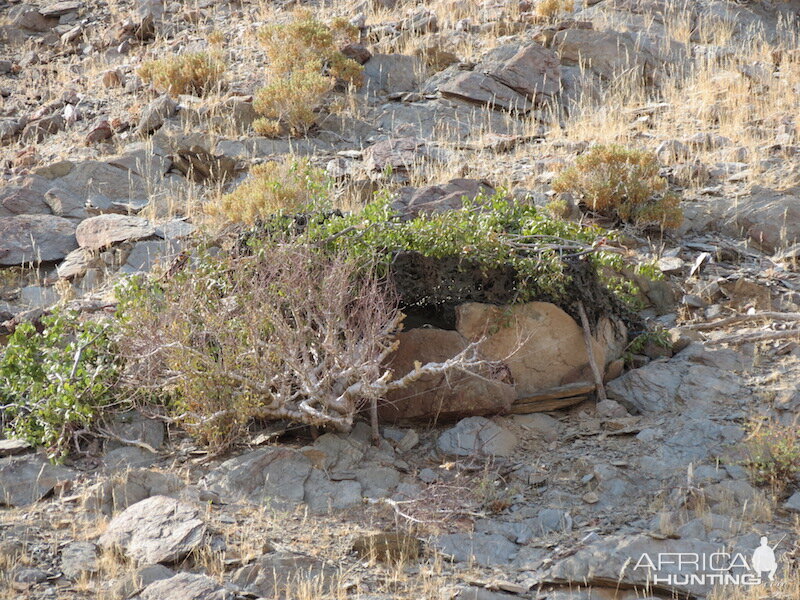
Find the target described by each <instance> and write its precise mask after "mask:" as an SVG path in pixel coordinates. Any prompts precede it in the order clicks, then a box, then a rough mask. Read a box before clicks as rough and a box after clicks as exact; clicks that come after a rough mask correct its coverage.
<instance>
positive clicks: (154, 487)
mask: <svg viewBox="0 0 800 600" xmlns="http://www.w3.org/2000/svg"><path fill="white" fill-rule="evenodd" d="M183 487H184V483H183V481H181V480H180V479H179V478H178V477H176V476H175V475H173V474H171V473H161V472H159V471H152V470H150V469H132V470H126V471H123V472H121V473H119V474H118V475H115V476H114V477H112V478H111V479H110V480H108V481H103V482H101V483H98V484H95V485H94V486H92V487H91V488H90V489H89V490H88V492H87V493H86V495H85V498H84V503H83V506H84V508H85V509H86V510H89V511H98V512H102V513H103V514H105V515H112V514H114V513H116V512H118V511H121V510H124V509H126V508H128V507H129V506H132V505H134V504H136V503H137V502H140V501H142V500H144V499H146V498H150V497H152V496H172V495H174V494H176V493H177V492H179V491H180V490H182V489H183Z"/></svg>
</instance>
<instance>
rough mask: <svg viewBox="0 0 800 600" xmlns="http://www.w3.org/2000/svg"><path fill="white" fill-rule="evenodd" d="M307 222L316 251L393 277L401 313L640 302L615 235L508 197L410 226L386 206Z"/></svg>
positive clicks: (286, 222) (290, 225)
mask: <svg viewBox="0 0 800 600" xmlns="http://www.w3.org/2000/svg"><path fill="white" fill-rule="evenodd" d="M307 220H308V221H309V225H308V229H307V231H306V236H307V239H308V240H309V241H310V242H312V243H315V244H320V245H323V246H325V247H327V248H328V249H329V250H330V251H332V252H344V253H347V254H349V255H351V256H354V257H356V258H358V259H359V260H364V261H374V262H376V263H377V264H378V265H379V266H380V267H381V269H382V271H381V272H382V273H384V274H387V275H391V276H392V277H393V278H394V279H395V283H396V285H397V286H398V293H400V295H401V298H402V303H403V305H404V306H423V305H425V306H431V305H455V304H459V303H461V302H467V301H477V302H490V303H504V304H511V303H514V302H527V301H532V300H543V301H549V302H554V303H556V304H558V305H559V306H562V307H563V308H565V310H567V311H568V312H569V311H571V310H573V309H574V303H575V301H576V300H578V299H583V300H584V304H585V305H586V308H587V310H588V311H590V312H594V313H595V314H597V315H599V314H601V313H602V312H603V311H604V310H606V311H608V312H612V313H619V312H620V311H621V310H624V309H623V308H621V307H620V306H619V305H618V301H619V300H623V301H624V302H625V303H628V304H635V303H636V302H637V294H638V288H637V287H636V286H635V284H633V283H632V282H631V281H629V280H628V279H627V278H625V277H623V276H622V275H621V272H622V269H623V267H624V266H625V263H624V260H623V258H622V257H621V256H620V255H619V254H618V253H615V252H613V251H611V250H613V249H612V248H610V247H609V246H606V245H604V244H605V242H607V241H608V240H610V239H613V234H610V233H609V232H607V231H605V230H603V229H600V228H599V227H593V226H585V225H581V224H578V223H573V222H569V221H563V220H559V219H553V218H551V217H548V216H546V215H545V214H543V213H540V212H539V211H538V210H537V209H536V207H535V206H532V205H529V204H521V203H517V202H515V201H513V200H510V199H508V198H507V197H506V196H505V195H504V194H503V193H498V194H497V195H495V196H493V197H491V198H478V199H476V200H475V201H474V202H466V203H465V204H464V207H463V208H461V209H460V210H452V211H448V212H445V213H438V214H437V213H433V214H426V213H422V214H420V215H419V216H417V217H415V218H413V219H407V218H403V217H401V216H400V215H398V214H396V213H395V212H394V211H393V210H392V208H391V203H390V201H389V199H388V198H382V199H379V200H376V201H374V202H372V203H370V204H368V205H366V207H364V209H363V210H362V211H361V212H359V213H357V214H350V215H344V216H337V215H327V216H325V217H324V218H319V219H307ZM295 225H296V224H295V223H294V220H293V219H292V217H290V216H286V215H284V216H282V217H277V218H275V219H272V220H271V221H267V222H266V223H264V224H263V225H261V226H260V227H261V229H262V230H263V231H262V232H261V233H259V232H258V231H255V232H254V234H253V235H254V237H256V238H257V237H258V236H259V235H267V236H269V235H274V234H275V233H276V232H281V231H293V230H295ZM264 232H266V233H264ZM408 257H411V258H410V259H409V260H408V261H405V259H406V258H408ZM414 257H417V258H418V259H419V260H417V259H415V258H414ZM404 261H405V264H404V265H403V267H401V266H400V265H401V263H402V262H404ZM406 267H407V268H409V269H416V270H415V271H414V272H412V273H409V274H408V277H407V278H406V279H407V280H408V281H406V279H403V276H404V275H405V274H404V273H403V272H401V271H402V270H403V269H405V268H406ZM634 270H636V271H637V272H638V271H639V270H640V269H639V267H638V266H637V267H635V269H634ZM460 273H461V274H463V273H469V274H470V275H469V276H468V277H462V275H461V274H460ZM501 281H502V282H503V283H502V285H501V283H500V282H501ZM420 283H422V285H418V284H420ZM406 284H408V285H406ZM413 286H416V288H415V289H411V288H412V287H413Z"/></svg>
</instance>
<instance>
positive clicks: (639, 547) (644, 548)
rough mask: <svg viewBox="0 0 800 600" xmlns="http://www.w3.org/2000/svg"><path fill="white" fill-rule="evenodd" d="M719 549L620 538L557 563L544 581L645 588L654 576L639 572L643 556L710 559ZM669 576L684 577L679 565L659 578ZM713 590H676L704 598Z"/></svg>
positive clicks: (691, 587) (699, 587)
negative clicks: (678, 554)
mask: <svg viewBox="0 0 800 600" xmlns="http://www.w3.org/2000/svg"><path fill="white" fill-rule="evenodd" d="M719 550H720V546H719V545H717V544H712V543H709V542H704V541H702V540H697V539H691V538H684V539H680V540H674V539H666V540H658V539H653V538H651V537H649V536H646V535H621V536H609V537H606V538H601V539H600V540H599V541H597V542H595V543H592V544H590V545H589V546H587V547H585V548H582V549H580V550H578V552H576V553H575V554H573V555H572V556H569V557H567V558H565V559H563V560H560V561H558V562H556V563H555V565H554V566H553V567H552V568H550V569H549V570H548V572H547V573H546V574H545V577H546V578H547V580H548V581H552V582H554V583H564V584H570V583H578V582H580V584H581V585H582V586H586V587H602V586H603V585H608V586H611V587H613V586H615V585H617V586H619V585H620V584H622V585H625V586H628V585H638V586H643V587H644V586H646V585H647V584H648V583H649V582H651V578H652V574H651V573H650V572H649V570H648V569H646V568H641V567H640V568H639V569H636V568H634V566H635V565H636V564H637V563H638V562H639V560H640V558H641V557H642V555H643V554H647V555H649V556H650V557H657V556H658V555H659V553H662V554H664V553H674V552H684V553H696V554H699V555H703V554H705V555H706V556H708V555H710V554H711V553H712V552H718V551H719ZM667 574H672V575H681V576H682V577H685V576H686V575H687V573H686V572H685V571H680V570H679V569H678V566H677V565H664V569H663V570H662V571H659V576H660V577H665V576H666V575H667ZM710 590H711V586H710V585H699V584H697V583H694V582H693V581H692V580H691V579H690V580H689V582H688V584H686V585H676V586H674V591H675V592H677V593H688V594H692V595H698V596H701V597H702V596H705V595H707V594H708V593H709V592H710Z"/></svg>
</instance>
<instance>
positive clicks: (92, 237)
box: [75, 215, 155, 250]
mask: <svg viewBox="0 0 800 600" xmlns="http://www.w3.org/2000/svg"><path fill="white" fill-rule="evenodd" d="M152 235H155V229H154V228H153V227H152V226H151V225H150V224H149V223H148V222H147V220H146V219H142V218H140V217H128V216H125V215H99V216H97V217H92V218H90V219H86V220H85V221H81V223H80V224H79V225H78V227H77V229H76V230H75V237H76V238H77V240H78V244H79V245H80V247H81V248H88V249H89V250H102V249H105V248H108V247H109V246H111V245H113V244H116V243H119V242H130V241H135V240H140V239H143V238H148V237H150V236H152Z"/></svg>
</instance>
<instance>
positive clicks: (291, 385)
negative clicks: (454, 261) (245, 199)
mask: <svg viewBox="0 0 800 600" xmlns="http://www.w3.org/2000/svg"><path fill="white" fill-rule="evenodd" d="M126 313H127V318H126V322H125V326H124V327H125V328H124V335H122V336H121V341H120V344H121V347H122V352H123V354H124V355H125V356H126V357H127V358H128V361H129V364H128V369H127V370H126V374H127V376H128V377H129V378H130V379H129V381H130V383H131V384H132V385H134V386H138V387H143V388H151V389H154V388H158V389H161V390H163V392H164V393H172V394H174V396H175V398H176V400H175V402H174V409H175V410H176V411H177V414H178V415H181V421H182V422H183V423H184V424H185V425H186V427H187V429H188V430H189V431H190V432H192V433H193V434H195V435H196V436H197V437H198V438H199V439H200V440H201V441H203V442H205V443H208V444H210V445H211V446H213V447H215V448H224V447H226V446H228V445H230V444H232V443H234V442H235V441H237V439H239V438H240V436H241V433H242V432H243V430H244V429H245V428H246V426H247V424H248V423H249V421H251V420H252V419H289V420H292V421H295V422H299V423H307V424H313V425H328V426H332V427H335V428H337V429H340V430H345V431H346V430H348V429H349V428H350V427H351V426H352V422H353V417H354V416H355V413H356V411H357V410H358V409H359V408H360V405H361V403H362V402H364V401H365V400H368V399H369V398H370V395H369V392H368V391H367V390H369V389H372V388H371V387H370V384H371V383H374V382H381V381H383V380H382V379H381V376H382V375H383V373H384V369H382V367H381V365H382V361H383V357H384V356H385V355H386V354H387V353H388V352H389V351H390V347H392V346H391V345H392V340H393V334H394V333H395V330H396V327H397V324H398V322H399V315H398V312H397V308H396V304H395V302H394V300H393V297H392V295H391V294H390V293H387V291H386V289H385V287H384V285H383V283H382V282H381V281H380V280H379V279H378V278H377V277H376V276H375V274H374V271H372V270H371V269H369V268H364V266H363V265H360V264H358V263H356V262H355V261H352V260H349V259H347V258H345V257H343V256H330V255H326V254H324V253H322V252H319V251H315V250H314V249H313V248H311V247H308V246H303V245H302V244H281V245H276V246H271V247H269V248H266V249H264V251H263V253H256V254H254V255H250V256H245V257H227V256H224V255H222V256H218V257H206V258H204V259H202V260H200V261H199V262H198V264H197V265H196V266H195V267H194V268H193V269H192V270H190V271H186V272H182V273H181V274H180V275H178V276H176V277H175V278H173V279H172V280H170V281H168V282H167V283H165V284H161V285H155V286H153V287H152V288H151V291H150V293H149V294H142V293H141V292H137V293H136V294H135V298H134V300H133V301H126Z"/></svg>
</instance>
